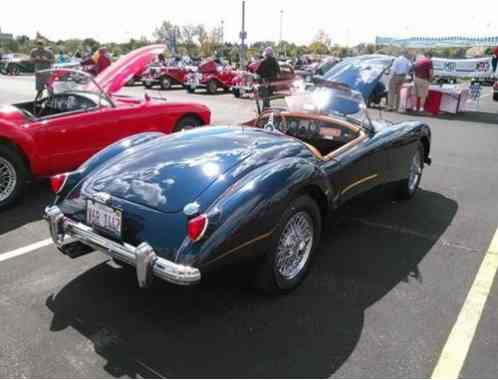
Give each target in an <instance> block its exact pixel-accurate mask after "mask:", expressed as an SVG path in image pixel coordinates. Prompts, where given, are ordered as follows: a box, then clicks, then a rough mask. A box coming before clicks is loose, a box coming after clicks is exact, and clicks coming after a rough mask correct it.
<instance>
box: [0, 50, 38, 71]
mask: <svg viewBox="0 0 498 380" xmlns="http://www.w3.org/2000/svg"><path fill="white" fill-rule="evenodd" d="M34 72H35V65H34V64H33V63H32V62H31V59H30V57H29V56H28V55H25V54H6V55H5V56H4V57H2V62H0V73H1V74H3V75H20V74H33V73H34Z"/></svg>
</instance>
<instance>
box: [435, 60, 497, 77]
mask: <svg viewBox="0 0 498 380" xmlns="http://www.w3.org/2000/svg"><path fill="white" fill-rule="evenodd" d="M432 65H433V68H434V76H437V77H452V78H454V77H460V78H461V77H466V78H469V77H470V78H489V77H492V76H493V67H492V65H491V58H475V59H445V58H432Z"/></svg>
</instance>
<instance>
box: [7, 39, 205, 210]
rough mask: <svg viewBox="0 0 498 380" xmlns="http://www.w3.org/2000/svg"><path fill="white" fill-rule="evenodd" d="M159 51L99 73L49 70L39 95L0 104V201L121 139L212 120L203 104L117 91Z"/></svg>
mask: <svg viewBox="0 0 498 380" xmlns="http://www.w3.org/2000/svg"><path fill="white" fill-rule="evenodd" d="M163 50H164V46H162V45H153V46H148V47H144V48H141V49H138V50H136V51H134V52H131V53H130V54H128V55H127V56H125V57H123V58H121V59H120V60H118V61H117V62H115V63H114V64H113V65H111V66H110V67H108V68H107V69H106V70H104V71H103V72H102V73H101V74H99V75H98V76H97V77H96V78H93V77H92V76H91V75H89V74H87V73H84V72H82V71H76V70H67V69H56V70H50V71H47V74H50V76H49V77H48V79H47V81H46V85H45V87H46V90H45V91H44V92H43V93H42V94H41V96H37V98H36V99H35V100H34V101H28V102H23V103H17V104H13V105H7V106H3V107H0V208H3V207H6V206H9V205H11V204H13V203H14V202H15V201H16V200H17V199H19V197H20V196H21V195H22V193H23V189H24V188H25V184H26V183H27V182H29V181H30V180H31V179H33V178H37V177H47V176H52V175H54V174H57V173H64V172H67V171H72V170H75V169H76V168H78V167H79V166H80V165H81V164H82V163H83V162H85V161H86V160H87V159H89V158H90V157H91V156H92V155H94V154H95V153H96V152H98V151H100V150H102V149H103V148H105V147H106V146H108V145H109V144H112V143H114V142H116V141H118V140H120V139H123V138H125V137H128V136H130V135H133V134H137V133H141V132H147V131H157V132H163V133H172V132H176V131H179V130H182V129H187V128H190V127H195V126H200V125H205V124H209V123H210V117H211V113H210V111H209V109H208V108H207V107H205V106H203V105H201V104H195V103H168V102H166V101H164V100H162V99H152V98H150V97H149V96H148V95H145V97H144V98H143V99H137V98H132V97H127V96H123V95H118V94H116V93H117V92H118V91H119V90H120V89H121V88H122V87H123V85H124V84H125V83H126V82H127V81H128V80H129V79H130V78H131V77H132V76H133V75H134V74H135V73H136V72H137V71H140V70H141V68H143V67H144V66H146V65H148V64H149V63H150V62H151V61H152V59H153V58H154V56H156V55H157V54H158V52H161V51H163ZM45 92H46V94H45Z"/></svg>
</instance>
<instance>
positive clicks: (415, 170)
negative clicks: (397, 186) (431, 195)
mask: <svg viewBox="0 0 498 380" xmlns="http://www.w3.org/2000/svg"><path fill="white" fill-rule="evenodd" d="M421 175H422V159H421V157H420V153H419V152H417V153H416V154H415V156H413V160H412V164H411V166H410V177H409V180H408V188H409V190H410V192H414V191H415V188H416V187H417V184H418V181H419V180H420V176H421Z"/></svg>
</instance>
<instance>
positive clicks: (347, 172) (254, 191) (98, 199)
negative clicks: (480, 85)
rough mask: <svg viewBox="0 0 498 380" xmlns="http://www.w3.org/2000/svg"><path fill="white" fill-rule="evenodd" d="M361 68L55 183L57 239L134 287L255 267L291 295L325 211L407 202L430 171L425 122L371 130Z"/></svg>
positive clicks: (258, 279)
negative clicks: (281, 105) (380, 193)
mask: <svg viewBox="0 0 498 380" xmlns="http://www.w3.org/2000/svg"><path fill="white" fill-rule="evenodd" d="M364 69H366V70H371V68H368V67H367V68H364ZM355 70H356V69H355ZM361 70H362V69H360V70H356V71H355V72H356V74H355V75H351V76H348V80H349V82H350V83H337V82H335V81H333V80H323V81H322V82H321V83H320V84H319V85H318V86H317V87H316V88H315V89H313V90H311V91H306V92H302V93H297V94H295V95H294V96H290V97H288V98H287V99H286V101H287V107H286V108H285V109H267V110H265V111H264V112H263V113H262V114H260V115H259V116H258V117H257V119H255V120H252V121H250V122H247V123H245V124H244V125H240V126H220V127H216V126H213V127H205V128H198V129H196V130H190V131H184V132H179V133H176V134H173V135H169V136H166V135H162V134H159V133H146V134H140V135H137V136H134V137H130V138H128V139H125V140H123V141H121V142H118V143H116V144H114V145H111V146H110V147H108V148H107V149H105V150H103V151H102V152H100V153H98V154H97V155H96V156H94V157H93V158H92V159H90V160H89V161H88V162H86V163H85V164H84V165H83V166H82V167H80V168H79V169H78V170H77V171H75V172H72V173H67V174H65V175H61V176H56V177H54V178H52V184H53V188H54V191H56V192H57V197H56V199H55V201H54V203H53V205H51V206H50V207H48V208H47V209H46V218H47V221H48V224H49V226H50V232H51V236H52V238H53V240H54V242H55V243H56V245H57V247H58V248H59V250H60V251H61V252H62V253H63V254H65V255H68V256H70V257H78V256H80V255H82V254H85V253H88V252H91V251H94V250H98V251H101V252H103V253H105V254H107V255H109V256H110V257H112V258H113V259H115V260H116V261H118V262H120V263H124V264H126V265H131V266H133V267H135V268H136V277H137V280H138V284H139V286H141V287H146V286H147V285H149V284H150V282H151V281H152V280H153V279H155V278H159V279H161V280H164V281H167V282H170V283H174V284H178V285H190V284H195V283H198V282H199V281H201V280H202V278H203V276H204V275H205V274H206V273H208V272H210V271H212V270H213V269H215V268H219V267H223V266H228V265H231V264H234V263H237V262H245V261H247V262H251V261H253V262H257V263H258V264H259V265H255V266H252V265H251V266H248V267H247V268H251V269H252V268H254V270H255V273H254V280H255V284H256V285H257V286H258V287H259V288H261V289H263V290H264V291H266V292H268V293H270V294H281V293H285V292H288V291H290V290H292V289H294V288H295V287H296V286H298V285H299V284H300V283H301V282H302V281H303V279H304V277H305V276H306V274H307V272H308V269H309V267H310V263H311V258H312V257H313V254H314V253H315V251H316V249H317V247H318V246H319V244H320V235H321V232H322V221H323V220H324V218H325V216H326V215H327V214H328V213H330V212H333V211H334V210H335V209H337V208H338V207H340V206H341V205H342V204H343V203H344V202H346V201H348V200H350V199H351V198H354V197H356V196H358V195H359V194H362V193H364V192H366V191H368V190H370V189H372V188H374V187H377V186H381V185H384V184H387V183H395V184H396V186H397V189H398V195H399V197H400V198H402V199H409V198H411V197H413V196H414V194H415V193H416V191H417V189H418V186H419V183H420V180H421V177H422V172H423V169H424V164H430V162H431V160H430V158H429V153H430V146H431V133H430V129H429V127H428V126H427V125H425V124H423V123H421V122H417V121H413V122H404V123H399V124H392V123H390V122H387V121H382V120H380V121H372V120H371V119H370V117H369V116H368V113H367V111H366V107H365V102H364V98H365V97H366V98H368V95H369V94H368V91H371V90H372V89H373V88H374V87H375V85H376V83H375V82H376V80H378V76H377V75H375V74H374V73H370V74H369V73H364V72H363V73H362V72H361ZM349 84H352V85H353V86H355V87H356V88H359V89H360V90H361V91H362V92H357V91H355V90H353V89H351V86H350V85H349Z"/></svg>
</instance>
